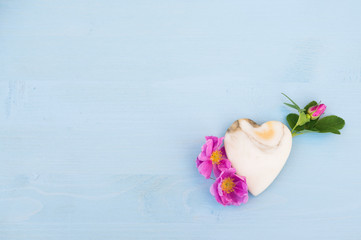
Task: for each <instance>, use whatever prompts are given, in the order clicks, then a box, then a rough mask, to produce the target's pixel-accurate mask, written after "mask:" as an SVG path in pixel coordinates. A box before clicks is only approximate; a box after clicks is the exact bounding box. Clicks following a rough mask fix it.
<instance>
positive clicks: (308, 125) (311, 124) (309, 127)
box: [305, 118, 319, 132]
mask: <svg viewBox="0 0 361 240" xmlns="http://www.w3.org/2000/svg"><path fill="white" fill-rule="evenodd" d="M318 119H319V118H317V119H315V120H310V121H309V122H308V123H306V124H305V129H307V130H310V131H316V132H318V130H317V129H314V126H315V124H316V123H317V122H318Z"/></svg>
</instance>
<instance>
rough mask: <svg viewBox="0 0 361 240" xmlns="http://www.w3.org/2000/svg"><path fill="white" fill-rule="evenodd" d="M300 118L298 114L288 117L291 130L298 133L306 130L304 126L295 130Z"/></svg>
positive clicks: (291, 114)
mask: <svg viewBox="0 0 361 240" xmlns="http://www.w3.org/2000/svg"><path fill="white" fill-rule="evenodd" d="M298 118H299V116H298V114H296V113H290V114H288V115H287V117H286V119H287V122H288V125H289V126H290V128H291V129H293V130H294V131H296V132H300V131H303V130H304V129H305V127H304V126H296V128H295V125H296V124H297V122H298Z"/></svg>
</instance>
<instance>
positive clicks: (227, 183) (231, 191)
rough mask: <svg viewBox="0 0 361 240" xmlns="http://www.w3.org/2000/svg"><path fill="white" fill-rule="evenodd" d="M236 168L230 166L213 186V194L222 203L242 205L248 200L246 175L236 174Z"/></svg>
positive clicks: (225, 204)
mask: <svg viewBox="0 0 361 240" xmlns="http://www.w3.org/2000/svg"><path fill="white" fill-rule="evenodd" d="M235 173H236V169H234V168H230V169H227V170H225V171H224V172H222V173H221V175H220V176H219V177H218V178H217V180H216V181H215V182H214V183H213V185H212V186H211V189H210V191H211V194H212V195H213V196H214V197H215V198H216V200H217V202H219V203H220V204H222V205H224V206H227V205H237V206H239V205H241V203H246V202H247V201H248V186H247V183H246V178H245V177H240V176H238V175H236V174H235Z"/></svg>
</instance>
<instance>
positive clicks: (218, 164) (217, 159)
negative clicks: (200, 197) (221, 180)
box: [196, 136, 231, 178]
mask: <svg viewBox="0 0 361 240" xmlns="http://www.w3.org/2000/svg"><path fill="white" fill-rule="evenodd" d="M223 139H224V137H221V138H217V137H214V136H207V137H206V143H205V144H204V145H203V146H202V152H201V153H200V154H199V155H198V157H197V160H196V163H197V168H198V171H199V173H200V174H202V175H203V176H204V177H205V178H210V177H211V174H212V169H213V173H214V176H215V177H218V176H219V175H221V173H222V171H224V170H226V169H229V168H230V167H231V162H230V161H229V160H228V159H227V155H226V151H225V149H224V147H221V145H222V143H223Z"/></svg>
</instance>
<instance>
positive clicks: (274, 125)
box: [224, 118, 292, 196]
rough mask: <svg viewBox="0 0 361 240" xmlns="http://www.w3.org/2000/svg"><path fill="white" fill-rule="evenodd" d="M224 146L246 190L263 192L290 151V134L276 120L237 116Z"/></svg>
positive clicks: (279, 169)
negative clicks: (258, 119) (262, 120)
mask: <svg viewBox="0 0 361 240" xmlns="http://www.w3.org/2000/svg"><path fill="white" fill-rule="evenodd" d="M224 146H225V149H226V153H227V156H228V159H229V160H230V161H231V163H232V167H233V168H235V169H236V171H237V174H238V175H241V176H245V177H246V180H247V184H248V190H249V191H250V192H251V193H252V194H253V195H254V196H257V195H258V194H260V193H262V192H263V191H264V190H265V189H266V188H267V187H268V186H269V185H270V184H271V183H272V182H273V180H274V179H275V178H276V177H277V175H278V174H279V173H280V171H281V170H282V168H283V166H284V165H285V163H286V161H287V158H288V156H289V154H290V152H291V147H292V134H291V132H290V130H289V129H288V127H287V126H285V125H284V124H283V123H281V122H279V121H269V122H266V123H264V124H262V125H258V124H256V123H255V122H254V121H252V120H250V119H246V118H243V119H239V120H237V121H235V122H234V123H233V124H232V125H231V126H230V127H229V128H228V130H227V132H226V134H225V137H224Z"/></svg>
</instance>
